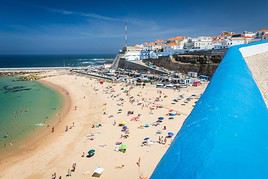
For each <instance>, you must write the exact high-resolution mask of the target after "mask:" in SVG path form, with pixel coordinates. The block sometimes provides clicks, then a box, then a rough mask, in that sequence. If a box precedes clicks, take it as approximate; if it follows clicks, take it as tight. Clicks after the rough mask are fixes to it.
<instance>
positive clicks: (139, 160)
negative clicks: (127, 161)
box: [136, 157, 141, 167]
mask: <svg viewBox="0 0 268 179" xmlns="http://www.w3.org/2000/svg"><path fill="white" fill-rule="evenodd" d="M136 164H137V165H138V167H140V166H141V158H140V157H139V159H138V161H137V162H136Z"/></svg>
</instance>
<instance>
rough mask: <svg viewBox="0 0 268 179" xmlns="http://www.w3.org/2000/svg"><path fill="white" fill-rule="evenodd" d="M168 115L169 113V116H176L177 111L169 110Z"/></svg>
mask: <svg viewBox="0 0 268 179" xmlns="http://www.w3.org/2000/svg"><path fill="white" fill-rule="evenodd" d="M168 115H169V116H176V115H177V113H176V112H175V111H173V112H169V113H168Z"/></svg>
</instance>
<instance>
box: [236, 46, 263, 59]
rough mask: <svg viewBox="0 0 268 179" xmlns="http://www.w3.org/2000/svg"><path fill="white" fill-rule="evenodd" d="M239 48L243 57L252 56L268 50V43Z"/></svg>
mask: <svg viewBox="0 0 268 179" xmlns="http://www.w3.org/2000/svg"><path fill="white" fill-rule="evenodd" d="M239 50H240V52H241V54H242V56H243V57H250V56H253V55H258V54H262V53H265V52H268V43H264V44H258V45H252V46H248V47H242V48H240V49H239Z"/></svg>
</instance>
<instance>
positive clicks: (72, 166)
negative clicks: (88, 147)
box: [72, 163, 76, 172]
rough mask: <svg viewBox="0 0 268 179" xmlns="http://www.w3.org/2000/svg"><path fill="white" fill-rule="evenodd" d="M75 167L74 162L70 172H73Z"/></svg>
mask: <svg viewBox="0 0 268 179" xmlns="http://www.w3.org/2000/svg"><path fill="white" fill-rule="evenodd" d="M75 168H76V163H73V166H72V172H75Z"/></svg>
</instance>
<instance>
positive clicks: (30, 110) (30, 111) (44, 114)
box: [0, 77, 63, 149]
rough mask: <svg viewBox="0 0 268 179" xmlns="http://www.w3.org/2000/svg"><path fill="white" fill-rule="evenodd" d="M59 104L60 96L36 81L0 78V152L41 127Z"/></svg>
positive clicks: (55, 111)
mask: <svg viewBox="0 0 268 179" xmlns="http://www.w3.org/2000/svg"><path fill="white" fill-rule="evenodd" d="M62 103H63V98H62V96H61V95H60V94H58V93H57V92H56V91H54V90H53V89H51V88H49V87H47V86H45V85H43V84H41V83H39V82H37V81H21V80H19V79H18V78H15V77H0V149H3V148H6V147H9V146H11V145H14V144H16V143H17V142H18V141H21V140H23V138H25V137H26V136H28V135H30V134H31V132H33V131H35V130H36V129H38V128H40V127H45V126H46V123H47V121H48V119H50V118H51V117H53V116H54V115H56V113H57V111H58V109H59V108H61V106H62Z"/></svg>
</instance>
